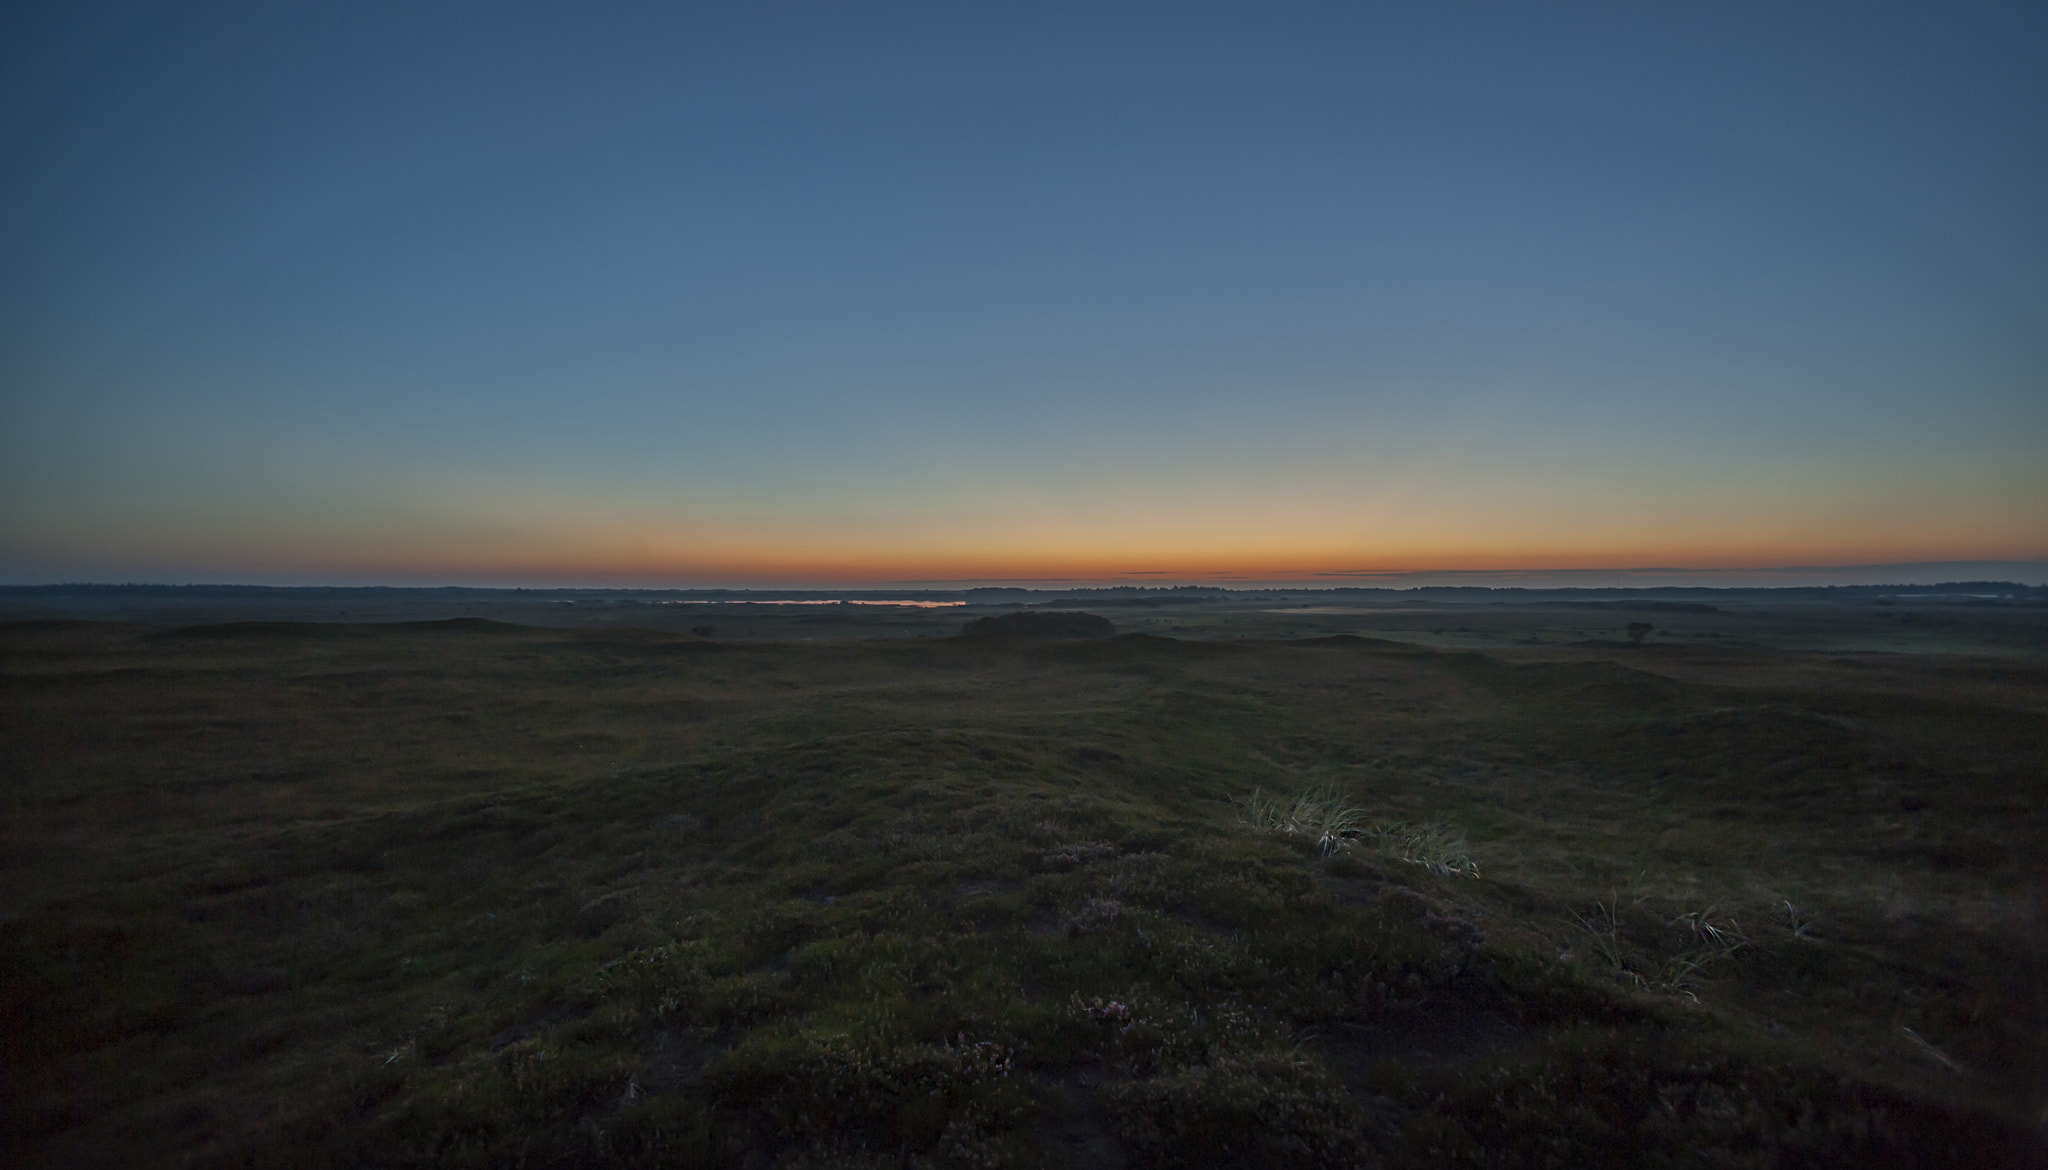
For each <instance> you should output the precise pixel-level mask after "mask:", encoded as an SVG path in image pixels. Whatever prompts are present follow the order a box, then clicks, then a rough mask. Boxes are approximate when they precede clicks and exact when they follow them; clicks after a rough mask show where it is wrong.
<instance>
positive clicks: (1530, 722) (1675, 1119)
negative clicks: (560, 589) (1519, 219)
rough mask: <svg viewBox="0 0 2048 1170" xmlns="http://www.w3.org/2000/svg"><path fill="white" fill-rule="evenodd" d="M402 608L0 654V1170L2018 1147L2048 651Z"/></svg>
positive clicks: (1303, 617)
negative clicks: (978, 635) (1064, 635)
mask: <svg viewBox="0 0 2048 1170" xmlns="http://www.w3.org/2000/svg"><path fill="white" fill-rule="evenodd" d="M406 604H407V605H408V606H412V608H403V607H400V609H396V610H389V611H384V612H377V613H373V614H368V615H365V614H362V613H351V614H347V615H342V614H325V613H323V614H318V615H315V614H312V613H308V612H305V611H303V610H291V609H288V608H287V609H285V610H280V611H268V612H236V611H230V610H226V609H223V610H210V611H208V612H206V613H204V614H202V615H194V614H192V613H189V612H186V613H183V614H182V620H180V618H181V615H180V614H177V613H165V612H154V613H131V614H127V615H125V616H126V617H127V618H129V619H130V620H127V621H105V620H101V621H72V620H65V621H51V620H45V621H28V622H14V623H9V624H4V625H0V765H4V775H5V777H6V785H5V789H4V806H0V807H4V820H0V850H4V853H0V857H4V863H0V1012H4V1017H5V1018H4V1020H0V1046H4V1052H0V1070H4V1071H0V1076H4V1078H5V1079H4V1082H0V1099H4V1104H0V1110H4V1113H0V1131H4V1133H5V1135H6V1137H5V1138H4V1139H0V1140H5V1141H6V1142H7V1143H8V1147H7V1148H6V1149H4V1150H0V1154H4V1156H5V1160H6V1161H7V1162H8V1164H10V1165H22V1166H68V1165H92V1164H99V1165H126V1164H134V1165H204V1166H221V1165H236V1166H242V1165H248V1166H277V1165H308V1166H312V1165H322V1166H325V1165H348V1166H401V1165H403V1166H411V1165H420V1166H425V1165H435V1166H446V1165H453V1166H463V1165H477V1166H511V1165H526V1166H550V1165H560V1166H581V1165H595V1164H613V1163H616V1164H623V1165H635V1166H652V1165H682V1166H694V1165H707V1166H709V1165H722V1166H772V1165H817V1166H826V1165H838V1166H900V1165H930V1166H1008V1165H1015V1166H1041V1165H1044V1166H1082V1167H1114V1166H1133V1167H1135V1166H1179V1165H1210V1164H1227V1165H1253V1166H1266V1165H1272V1166H1357V1165H1387V1166H1430V1167H1455V1166H1475V1167H1476V1166H1521V1165H1546V1164H1548V1165H1559V1166H1597V1165H1614V1166H1645V1165H1671V1166H1681V1165H1700V1166H1785V1165H1810V1166H1836V1165H1853V1166H1902V1167H1903V1166H1935V1165H1954V1166H1961V1167H1986V1166H2001V1165H2028V1164H2035V1163H2036V1162H2038V1161H2039V1160H2041V1159H2042V1158H2043V1156H2044V1151H2048V921H2044V913H2048V868H2044V865H2043V862H2042V858H2043V857H2044V856H2048V853H2044V850H2048V769H2044V762H2048V633H2044V627H2048V610H2042V609H2039V608H2026V607H1970V606H1965V605H1959V604H1958V605H1944V606H1933V605H1930V606H1921V607H1917V608H1910V609H1908V608H1905V607H1900V606H1896V605H1894V606H1890V607H1876V606H1861V607H1851V606H1818V605H1815V606H1781V607H1776V608H1765V607H1759V606H1751V607H1746V608H1745V607H1717V608H1715V609H1712V610H1693V611H1684V610H1678V611H1663V612H1655V611H1630V610H1627V609H1610V608H1572V607H1566V606H1555V605H1551V606H1522V607H1511V606H1499V607H1487V606H1476V605H1475V606H1446V605H1435V606H1408V607H1401V606H1391V605H1390V606H1322V605H1317V606H1300V605H1286V604H1270V603H1266V602H1261V601H1251V600H1243V601H1233V602H1230V603H1227V604H1224V603H1217V604H1201V605H1184V606H1172V607H1158V608H1142V607H1131V608H1111V607H1105V608H1098V609H1095V610H1090V611H1088V612H1096V613H1100V614H1102V615H1103V616H1106V617H1109V618H1110V619H1111V620H1112V621H1114V622H1115V623H1116V625H1117V627H1118V628H1119V629H1120V630H1121V631H1124V632H1123V633H1122V634H1120V635H1119V636H1117V637H1113V638H1103V639H1089V640H1076V641H1034V640H1029V639H1017V640H1012V639H1002V638H997V639H962V638H957V637H954V636H953V635H954V633H955V632H957V631H958V630H959V629H960V627H961V625H962V623H963V622H964V621H966V620H968V618H970V617H972V616H977V615H981V614H987V613H993V612H1004V610H1003V609H1001V608H991V607H964V608H954V609H946V610H911V609H905V610H894V609H887V608H876V607H852V606H846V607H797V606H781V607H769V606H752V607H737V606H720V607H710V606H706V607H702V608H692V607H688V606H676V607H665V608H662V609H659V610H657V609H655V608H654V607H640V608H639V609H638V610H637V611H636V609H635V607H632V606H621V605H609V604H594V605H591V606H589V607H587V612H582V609H583V608H584V607H556V608H555V609H553V610H545V611H541V612H532V611H533V610H534V609H535V608H536V607H533V606H528V607H527V609H526V610H520V609H518V608H517V607H516V606H511V605H506V606H500V607H497V608H491V607H478V606H474V605H472V606H470V608H467V609H463V610H460V611H458V612H444V611H439V610H431V609H430V610H427V611H421V610H420V609H419V607H418V606H416V605H414V604H413V603H412V602H407V603H406ZM464 604H467V603H464ZM820 608H829V609H830V610H831V612H819V609H820ZM1009 608H1015V607H1009ZM400 610H402V612H401V611H400ZM565 611H576V612H573V613H571V614H570V616H567V617H564V616H561V615H562V614H564V612H565ZM842 611H843V612H842ZM10 612H14V613H16V614H17V615H19V616H29V615H26V614H20V609H19V606H18V605H15V606H13V608H12V609H11V610H10ZM1908 614H1910V615H1912V618H1911V620H1907V618H1906V615H1908ZM46 616H56V615H46ZM94 616H97V617H102V618H105V617H117V616H124V615H116V614H107V613H97V614H95V615H94ZM365 617H369V618H373V619H376V620H370V621H365V620H359V619H362V618H365ZM243 618H251V619H258V620H254V621H248V622H239V621H238V619H243ZM309 618H312V619H316V620H310V621H309V620H303V619H309ZM450 618H460V619H462V620H457V621H448V620H445V619H450ZM522 619H523V620H522ZM543 620H545V621H546V622H547V623H548V624H547V626H546V627H545V628H543V627H542V626H539V625H534V624H527V623H535V622H541V621H543ZM1639 620H1647V621H1649V622H1651V623H1652V625H1653V630H1652V631H1651V632H1650V633H1649V634H1647V635H1646V636H1645V644H1644V645H1642V646H1639V647H1638V646H1629V645H1627V644H1626V634H1625V630H1626V626H1627V625H1628V623H1629V622H1632V621H1639ZM193 621H200V622H206V623H211V624H200V625H193V624H190V623H191V622H193ZM707 626H708V627H711V629H710V631H709V636H708V637H706V636H700V635H699V634H695V633H691V632H690V631H691V630H692V629H693V628H700V627H707ZM804 639H810V640H809V641H805V640H804Z"/></svg>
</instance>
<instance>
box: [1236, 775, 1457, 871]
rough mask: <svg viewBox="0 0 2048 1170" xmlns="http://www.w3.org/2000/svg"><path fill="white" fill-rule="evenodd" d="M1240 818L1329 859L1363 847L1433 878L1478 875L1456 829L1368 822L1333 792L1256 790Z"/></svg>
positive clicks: (1430, 824) (1361, 811) (1434, 824)
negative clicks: (1278, 793)
mask: <svg viewBox="0 0 2048 1170" xmlns="http://www.w3.org/2000/svg"><path fill="white" fill-rule="evenodd" d="M1239 817H1240V819H1241V820H1242V821H1243V822H1244V823H1245V824H1247V825H1249V826H1251V827H1252V828H1254V829H1258V830H1260V831H1262V832H1268V833H1285V834H1288V835H1289V836H1295V837H1301V838H1305V839H1306V840H1308V841H1310V842H1311V843H1313V844H1314V846H1315V848H1316V849H1317V850H1318V851H1319V852H1320V853H1322V855H1323V856H1325V857H1328V856H1330V855H1331V854H1333V853H1335V852H1337V851H1338V850H1339V849H1345V848H1348V847H1350V846H1352V845H1361V844H1362V845H1365V846H1368V847H1370V848H1372V849H1376V850H1378V851H1379V852H1381V853H1384V854H1386V855H1387V856H1389V857H1392V858H1394V859H1395V860H1397V861H1405V862H1407V863H1408V864H1410V865H1419V866H1422V867H1423V868H1424V869H1427V870H1429V871H1430V872H1431V873H1437V874H1446V875H1448V874H1464V875H1466V876H1468V877H1478V876H1479V863H1478V862H1476V861H1474V860H1472V854H1471V852H1470V850H1468V849H1467V847H1466V845H1465V839H1464V837H1463V835H1461V834H1460V833H1458V832H1457V830H1455V829H1453V828H1451V827H1450V826H1448V825H1444V824H1440V823H1438V822H1436V821H1420V822H1408V821H1388V820H1380V819H1376V818H1373V817H1369V816H1367V815H1366V813H1365V810H1364V809H1361V808H1359V807H1357V806H1355V805H1352V804H1350V803H1347V802H1346V801H1345V800H1344V798H1343V797H1342V796H1340V795H1339V794H1338V793H1337V791H1336V790H1335V789H1333V788H1327V787H1319V788H1310V789H1307V790H1306V791H1303V792H1302V793H1300V794H1299V795H1297V796H1293V797H1285V796H1269V795H1267V794H1266V793H1264V792H1262V791H1261V790H1259V789H1256V788H1255V789H1253V790H1252V794H1251V795H1250V796H1249V797H1246V798H1245V799H1244V800H1243V801H1242V802H1241V803H1240V805H1239Z"/></svg>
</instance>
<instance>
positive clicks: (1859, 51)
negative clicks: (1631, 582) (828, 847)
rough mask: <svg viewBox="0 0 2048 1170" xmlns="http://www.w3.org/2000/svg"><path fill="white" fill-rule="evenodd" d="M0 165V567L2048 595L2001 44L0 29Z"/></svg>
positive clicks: (280, 578) (1450, 24)
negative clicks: (1873, 576)
mask: <svg viewBox="0 0 2048 1170" xmlns="http://www.w3.org/2000/svg"><path fill="white" fill-rule="evenodd" d="M0 150H4V152H5V158H6V159H7V165H6V166H5V167H4V168H0V172H4V174H0V581H8V582H14V583H36V582H55V581H163V582H183V581H212V582H221V581H242V582H255V583H262V582H272V583H337V584H347V583H388V584H501V585H614V586H618V585H626V586H632V585H645V586H663V587H666V586H713V585H729V586H736V585H764V586H773V585H787V586H798V585H802V586H821V585H849V586H851V585H868V584H878V583H899V582H901V583H918V584H923V585H931V584H935V583H942V582H951V581H959V582H972V583H992V582H1002V581H1033V580H1049V579H1062V580H1094V581H1110V582H1113V581H1124V580H1133V581H1135V580H1157V581H1174V582H1193V581H1219V582H1226V583H1227V582H1233V581H1245V582H1275V581H1297V580H1298V581H1304V582H1313V581H1323V580H1327V581H1332V582H1337V581H1342V580H1347V579H1357V580H1368V579H1375V577H1376V575H1378V576H1380V577H1384V575H1386V574H1402V573H1416V572H1420V571H1446V572H1452V573H1465V574H1475V573H1477V574H1486V573H1499V574H1508V575H1510V576H1514V575H1515V574H1520V576H1519V577H1515V579H1517V580H1533V578H1530V577H1529V576H1528V575H1529V574H1531V573H1534V574H1538V575H1541V574H1544V573H1563V572H1567V571H1586V570H1595V571H1601V572H1604V571H1607V570H1616V571H1622V570H1628V569H1640V568H1644V567H1655V568H1659V569H1683V570H1689V571H1694V572H1696V573H1700V574H1707V575H1713V574H1723V575H1725V574H1728V573H1730V572H1733V571H1735V570H1766V571H1768V572H1770V573H1776V574H1778V575H1779V576H1778V577H1775V578H1773V579H1783V580H1785V581H1786V583H1799V581H1800V580H1804V579H1806V578H1807V577H1815V575H1816V574H1818V575H1820V576H1825V575H1826V574H1828V573H1834V574H1836V575H1837V576H1838V577H1839V576H1840V575H1841V574H1842V573H1844V572H1848V571H1850V570H1848V569H1847V568H1845V567H1848V566H1862V565H1885V566H1892V565H1909V566H1910V565H1912V564H1918V563H1924V562H1943V563H1948V564H1955V563H1960V562H1969V563H1971V564H1974V565H1979V566H1981V565H1983V564H1985V563H1987V562H1988V563H1991V564H1992V565H1993V566H1994V567H1995V566H1996V565H1999V564H2008V563H2014V562H2018V563H2021V564H2022V566H2032V567H2031V568H2024V567H2023V568H2022V569H2020V570H2015V572H2016V573H2018V575H2020V576H2025V575H2027V574H2033V575H2035V576H2043V575H2044V574H2048V213H2044V210H2043V209H2044V208H2048V7H2044V6H2042V5H2039V4H2030V3H2012V4H1999V3H1977V4H1965V5H1944V4H1934V3H1884V4H1872V3H1853V4H1851V3H1843V4H1819V3H1782V2H1780V3H1768V4H1762V3H1759V4H1745V3H1727V4H1714V5H1643V4H1625V3H1612V4H1571V3H1557V4H1541V5H1531V4H1526V3H1500V4H1477V3H1459V2H1456V0H1450V2H1440V3H1414V4H1373V3H1363V2H1353V3H1333V4H1310V3H1287V2H1285V0H1269V2H1262V3H1243V4H1206V3H1170V4H1169V3H1159V4H1152V3H1136V2H1132V3H1118V2H1112V3H1102V2H1099V0H1096V2H1089V3H1059V2H1056V0H1032V2H1022V0H1017V2H1007V0H971V2H970V0H953V2H947V3H903V4H896V3H829V4H822V3H821V4H790V3H729V4H637V3H610V2H602V0H594V2H589V3H578V4H560V5H544V4H533V3H504V4H482V3H432V2H426V3H417V2H415V3H404V4H389V5H385V4H378V3H361V4H350V5H278V4H249V5H229V4H209V3H203V2H195V3H179V4H164V3H130V4H103V3H93V2H90V0H80V2H76V3H64V4H30V3H12V2H10V3H4V4H0ZM1809 569H1810V570H1811V572H1810V573H1806V577H1801V573H1802V572H1805V571H1806V570H1809ZM1930 571H1932V570H1930ZM1944 575H1945V574H1942V573H1939V572H1936V573H1935V577H1936V579H1940V578H1942V577H1943V576H1944ZM1962 575H1972V576H1973V575H1976V574H1962ZM1473 579H1475V580H1476V579H1478V578H1473ZM1664 579H1668V580H1673V581H1675V580H1677V578H1660V580H1664ZM1816 579H1817V578H1816Z"/></svg>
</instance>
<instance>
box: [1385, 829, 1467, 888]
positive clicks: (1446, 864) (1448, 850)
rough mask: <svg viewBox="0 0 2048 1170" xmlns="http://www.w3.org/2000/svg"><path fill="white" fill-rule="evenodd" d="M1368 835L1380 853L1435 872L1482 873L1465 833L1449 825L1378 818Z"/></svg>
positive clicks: (1448, 873) (1447, 873) (1445, 873)
mask: <svg viewBox="0 0 2048 1170" xmlns="http://www.w3.org/2000/svg"><path fill="white" fill-rule="evenodd" d="M1365 835H1366V837H1367V838H1368V839H1369V840H1370V842H1371V844H1372V845H1373V847H1374V848H1376V849H1378V850H1379V851H1380V852H1382V853H1385V854H1386V855H1388V856H1389V857H1392V858H1395V859H1396V860H1399V861H1405V862H1407V863H1408V864H1410V865H1419V866H1421V867H1422V868H1424V869H1426V870H1428V871H1429V872H1431V873H1437V874H1444V875H1446V876H1448V875H1450V874H1464V875H1465V876H1466V877H1478V876H1479V863H1478V862H1476V861H1474V860H1472V854H1471V851H1470V850H1469V849H1468V848H1467V847H1466V845H1465V838H1464V836H1463V835H1462V834H1460V833H1459V832H1458V831H1457V830H1456V829H1453V828H1451V827H1450V826H1449V825H1444V824H1439V823H1438V822H1436V821H1422V822H1419V823H1414V824H1411V823H1409V822H1407V821H1377V822H1374V823H1372V824H1371V825H1369V826H1367V829H1366V833H1365Z"/></svg>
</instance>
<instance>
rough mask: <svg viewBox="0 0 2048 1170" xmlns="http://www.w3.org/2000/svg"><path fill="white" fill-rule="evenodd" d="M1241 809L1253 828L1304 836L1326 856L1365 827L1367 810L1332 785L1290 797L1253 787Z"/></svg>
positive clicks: (1347, 842) (1246, 821)
mask: <svg viewBox="0 0 2048 1170" xmlns="http://www.w3.org/2000/svg"><path fill="white" fill-rule="evenodd" d="M1240 811H1241V815H1242V817H1243V820H1244V822H1245V823H1246V824H1248V825H1250V826H1251V827H1252V828H1254V829H1260V830H1263V831H1265V832H1269V833H1286V834H1289V835H1290V836H1299V837H1305V838H1307V839H1308V840H1309V841H1311V842H1313V843H1314V844H1315V847H1316V848H1317V849H1318V850H1320V851H1321V852H1322V854H1323V856H1325V857H1328V856H1329V855H1330V854H1332V853H1335V852H1336V851H1337V850H1339V849H1342V848H1343V847H1344V846H1346V845H1348V844H1350V843H1351V841H1352V840H1353V839H1355V838H1357V837H1358V836H1360V835H1361V834H1362V833H1363V832H1364V831H1365V811H1364V810H1363V809H1360V808H1356V807H1354V806H1352V805H1350V804H1346V803H1345V802H1344V799H1343V798H1342V797H1341V796H1339V795H1338V794H1337V791H1336V790H1335V789H1333V788H1310V789H1308V790H1306V791H1304V792H1302V793H1301V794H1300V795H1298V796H1296V797H1294V798H1293V799H1291V800H1290V799H1288V798H1287V797H1283V796H1267V795H1266V794H1265V793H1263V792H1261V791H1260V790H1258V789H1256V788H1254V789H1252V794H1251V795H1250V796H1249V797H1247V798H1245V801H1244V803H1243V805H1242V807H1241V810H1240Z"/></svg>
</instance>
